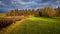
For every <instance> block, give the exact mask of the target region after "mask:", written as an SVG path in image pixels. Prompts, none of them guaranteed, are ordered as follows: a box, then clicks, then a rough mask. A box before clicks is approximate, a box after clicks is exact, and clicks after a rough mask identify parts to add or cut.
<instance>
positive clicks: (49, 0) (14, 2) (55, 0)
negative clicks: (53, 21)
mask: <svg viewBox="0 0 60 34" xmlns="http://www.w3.org/2000/svg"><path fill="white" fill-rule="evenodd" d="M48 5H51V6H52V7H57V6H60V0H0V9H2V10H11V9H16V8H18V9H37V8H42V7H45V6H48Z"/></svg>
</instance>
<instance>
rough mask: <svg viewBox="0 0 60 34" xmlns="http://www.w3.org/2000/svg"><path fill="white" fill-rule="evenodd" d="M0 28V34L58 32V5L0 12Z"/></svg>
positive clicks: (59, 33)
mask: <svg viewBox="0 0 60 34" xmlns="http://www.w3.org/2000/svg"><path fill="white" fill-rule="evenodd" d="M56 17H59V18H56ZM21 20H22V21H21ZM17 21H19V22H17ZM11 24H12V25H11ZM7 26H8V27H7ZM5 27H7V28H5ZM4 28H5V29H4ZM0 30H1V31H0V34H60V7H58V8H52V7H45V8H42V9H36V10H35V9H32V10H31V9H28V10H27V9H25V10H18V9H15V10H11V11H9V12H7V13H4V14H0Z"/></svg>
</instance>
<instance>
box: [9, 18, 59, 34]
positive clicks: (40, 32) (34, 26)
mask: <svg viewBox="0 0 60 34" xmlns="http://www.w3.org/2000/svg"><path fill="white" fill-rule="evenodd" d="M9 33H10V34H60V18H59V19H58V18H43V17H30V18H28V19H26V20H25V21H23V22H21V23H20V24H19V25H18V26H16V28H14V29H13V30H11V31H10V32H9Z"/></svg>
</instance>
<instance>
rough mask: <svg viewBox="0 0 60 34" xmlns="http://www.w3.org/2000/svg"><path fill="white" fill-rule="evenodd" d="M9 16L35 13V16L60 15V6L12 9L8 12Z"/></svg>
mask: <svg viewBox="0 0 60 34" xmlns="http://www.w3.org/2000/svg"><path fill="white" fill-rule="evenodd" d="M6 15H7V16H21V15H25V16H27V15H35V16H43V17H60V8H59V7H58V8H52V7H46V8H43V9H37V10H34V9H32V10H30V9H29V10H27V9H26V10H18V9H16V10H11V11H10V12H8V13H7V14H6Z"/></svg>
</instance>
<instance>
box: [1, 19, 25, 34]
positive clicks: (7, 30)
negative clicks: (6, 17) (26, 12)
mask: <svg viewBox="0 0 60 34" xmlns="http://www.w3.org/2000/svg"><path fill="white" fill-rule="evenodd" d="M24 20H25V19H22V20H21V21H18V22H16V23H13V24H11V25H10V26H8V27H7V28H3V29H2V30H1V31H0V34H9V32H10V31H11V30H13V29H14V28H16V27H17V26H18V25H19V24H20V23H21V22H23V21H24Z"/></svg>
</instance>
